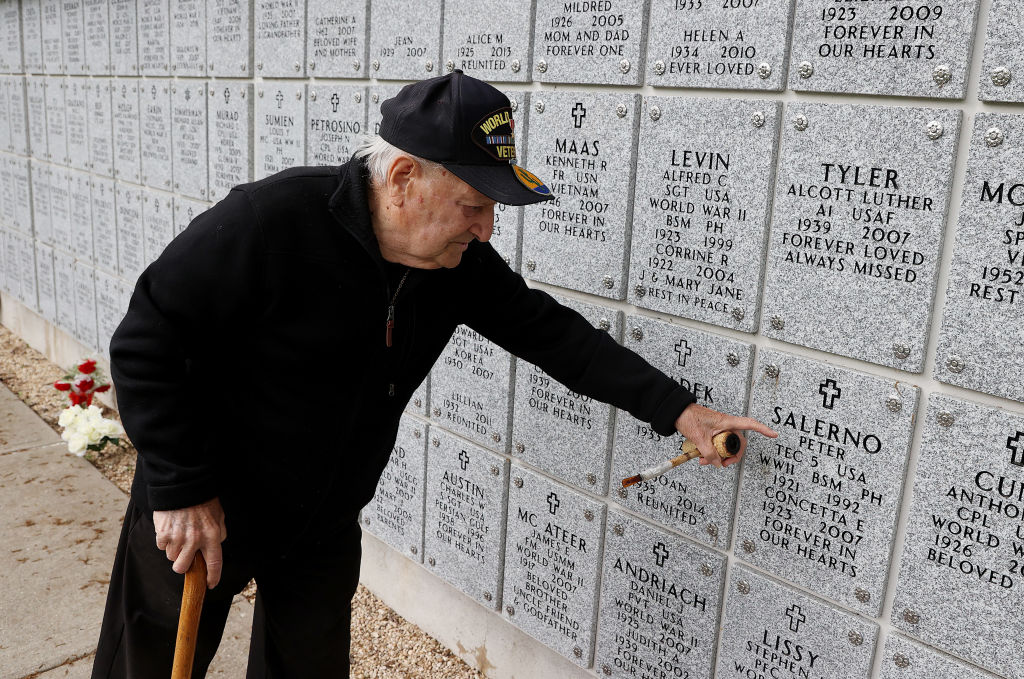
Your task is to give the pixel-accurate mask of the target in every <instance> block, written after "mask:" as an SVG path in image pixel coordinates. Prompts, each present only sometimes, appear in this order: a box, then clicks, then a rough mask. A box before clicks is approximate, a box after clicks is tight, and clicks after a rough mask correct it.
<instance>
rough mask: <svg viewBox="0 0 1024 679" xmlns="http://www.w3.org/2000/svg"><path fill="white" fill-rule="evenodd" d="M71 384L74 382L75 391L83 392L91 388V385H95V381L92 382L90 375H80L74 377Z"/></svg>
mask: <svg viewBox="0 0 1024 679" xmlns="http://www.w3.org/2000/svg"><path fill="white" fill-rule="evenodd" d="M73 384H74V387H75V391H83V392H85V391H89V390H90V389H92V388H93V386H95V384H96V383H95V382H93V379H92V378H91V377H85V376H82V377H77V378H75V381H74V383H73Z"/></svg>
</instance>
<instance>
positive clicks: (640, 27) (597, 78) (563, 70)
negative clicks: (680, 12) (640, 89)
mask: <svg viewBox="0 0 1024 679" xmlns="http://www.w3.org/2000/svg"><path fill="white" fill-rule="evenodd" d="M649 5H650V1H649V0H605V1H603V2H555V1H554V0H544V1H542V2H540V3H537V4H536V10H535V13H536V16H535V19H534V24H533V26H534V29H533V30H534V38H533V79H534V80H536V81H539V82H555V83H593V84H604V85H638V84H640V79H641V75H642V72H643V61H642V60H643V57H644V47H645V44H644V43H645V42H646V38H647V18H648V7H649Z"/></svg>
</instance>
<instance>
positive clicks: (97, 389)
mask: <svg viewBox="0 0 1024 679" xmlns="http://www.w3.org/2000/svg"><path fill="white" fill-rule="evenodd" d="M107 389H110V385H109V384H104V385H103V386H102V387H96V389H94V391H95V392H96V393H97V394H98V393H100V392H104V391H106V390H107Z"/></svg>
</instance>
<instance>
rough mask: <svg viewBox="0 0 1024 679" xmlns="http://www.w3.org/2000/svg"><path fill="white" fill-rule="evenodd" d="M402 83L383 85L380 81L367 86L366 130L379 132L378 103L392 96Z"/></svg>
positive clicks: (400, 87)
mask: <svg viewBox="0 0 1024 679" xmlns="http://www.w3.org/2000/svg"><path fill="white" fill-rule="evenodd" d="M402 87H403V85H384V84H381V83H377V84H371V85H370V86H369V87H368V88H367V93H368V95H369V100H368V101H367V102H366V132H367V133H368V134H377V133H378V132H380V119H381V114H380V105H381V104H383V103H384V102H385V101H387V100H388V99H390V98H391V97H394V96H395V95H397V94H398V92H399V91H400V90H401V89H402Z"/></svg>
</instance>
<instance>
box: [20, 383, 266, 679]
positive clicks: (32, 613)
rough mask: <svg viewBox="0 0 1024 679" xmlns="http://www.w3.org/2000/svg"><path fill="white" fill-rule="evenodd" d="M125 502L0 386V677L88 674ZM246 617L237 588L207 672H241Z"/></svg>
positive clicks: (80, 677)
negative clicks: (223, 630)
mask: <svg viewBox="0 0 1024 679" xmlns="http://www.w3.org/2000/svg"><path fill="white" fill-rule="evenodd" d="M127 503H128V498H127V496H126V495H125V494H124V493H122V492H121V491H120V490H119V489H118V488H117V487H115V486H114V485H113V484H111V483H110V482H109V481H107V480H106V479H105V478H104V477H103V476H102V475H101V474H100V473H99V472H98V471H97V470H96V469H95V468H94V467H93V466H92V465H91V464H89V463H88V462H87V461H86V460H84V459H82V458H79V457H76V456H74V455H71V454H69V453H68V451H67V446H66V445H65V444H64V442H63V441H61V440H60V437H59V436H58V435H57V434H55V433H54V431H53V430H52V429H50V428H49V427H48V426H47V425H46V423H45V422H43V420H42V419H40V418H39V417H38V416H37V415H36V414H35V413H34V412H32V410H31V409H30V408H29V407H28V406H26V405H25V404H24V403H22V402H21V401H20V400H19V399H18V398H17V397H16V396H15V395H14V394H12V393H11V392H10V390H8V389H7V388H6V387H5V386H4V385H0V679H27V678H29V677H31V678H33V679H35V678H38V679H56V678H57V677H69V678H71V679H87V678H88V677H89V676H90V674H91V672H92V661H93V655H94V653H95V651H96V639H97V637H98V636H99V630H100V621H101V620H102V617H103V604H104V601H105V600H106V595H107V584H108V582H109V578H110V568H111V565H112V563H113V558H114V551H115V549H116V547H117V539H118V536H119V535H120V532H121V521H122V517H123V515H124V510H125V507H126V506H127ZM251 622H252V606H251V605H250V604H249V602H248V601H246V600H245V598H243V597H238V598H237V599H236V601H235V604H234V606H233V608H232V613H231V616H230V618H229V622H228V627H227V629H226V630H225V633H224V639H223V641H222V642H221V648H220V652H219V653H218V655H217V658H216V659H215V660H214V662H213V666H212V667H211V668H210V672H209V673H208V675H207V676H209V677H223V678H230V679H234V678H236V677H237V678H241V677H244V676H245V660H246V657H247V656H248V646H249V629H250V627H251ZM167 674H168V676H170V668H168V671H167Z"/></svg>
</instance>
